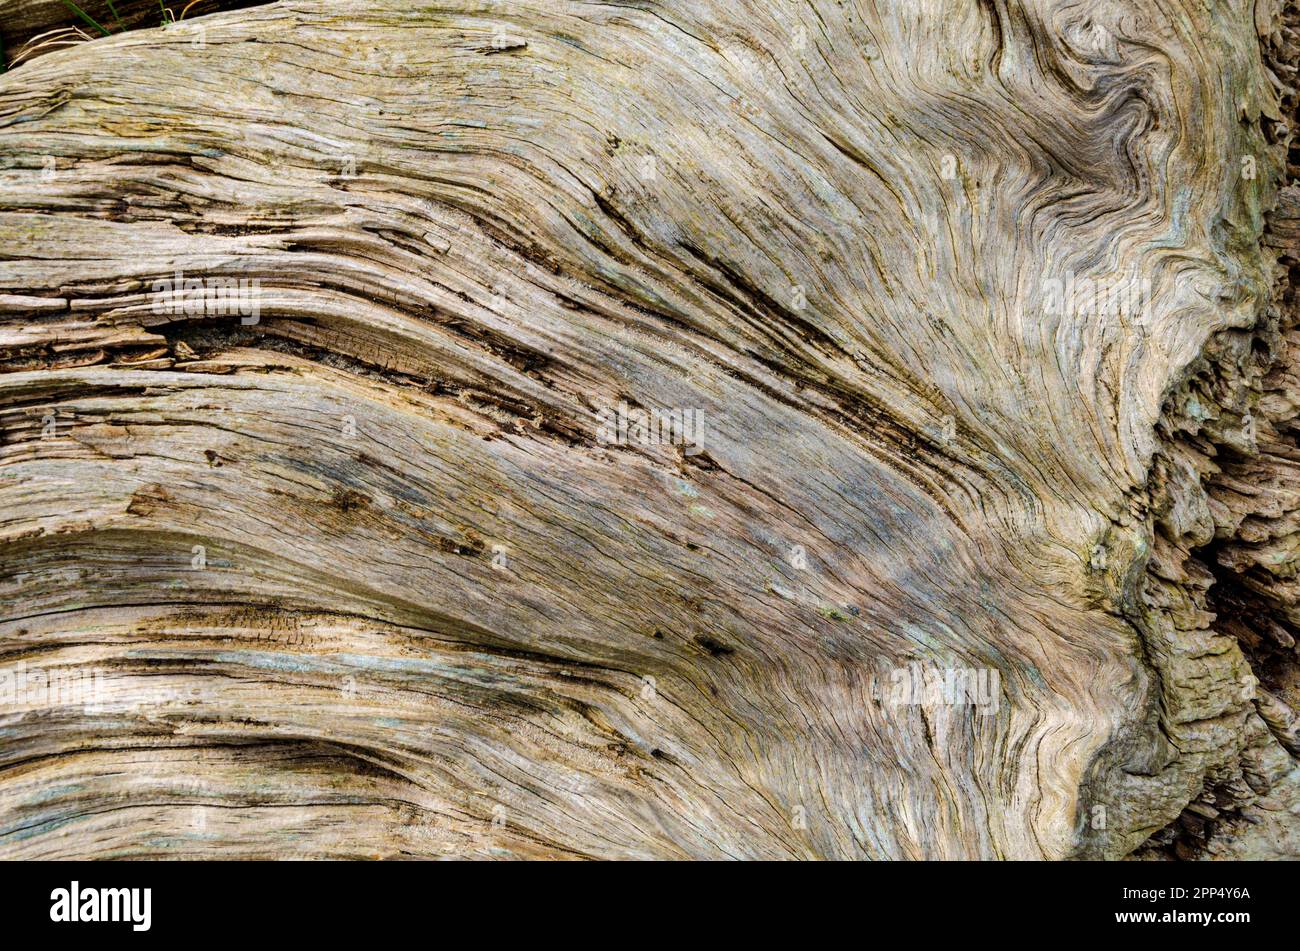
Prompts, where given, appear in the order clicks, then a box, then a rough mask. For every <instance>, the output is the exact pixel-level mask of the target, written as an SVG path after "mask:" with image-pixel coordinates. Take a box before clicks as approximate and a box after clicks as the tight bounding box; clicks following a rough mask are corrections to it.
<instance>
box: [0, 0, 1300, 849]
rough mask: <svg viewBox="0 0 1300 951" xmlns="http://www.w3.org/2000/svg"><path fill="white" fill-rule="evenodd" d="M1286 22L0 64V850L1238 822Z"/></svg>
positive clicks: (805, 6) (1266, 575)
mask: <svg viewBox="0 0 1300 951" xmlns="http://www.w3.org/2000/svg"><path fill="white" fill-rule="evenodd" d="M1296 22H1297V20H1296V16H1295V11H1294V10H1293V9H1291V8H1290V7H1288V8H1286V9H1283V8H1282V7H1281V6H1280V5H1278V4H1273V3H1270V2H1267V0H1260V2H1257V3H1254V4H1250V3H1247V4H1220V3H1215V4H1208V3H1203V2H1200V0H1170V2H1165V3H1161V4H1149V3H1141V2H1137V0H1090V2H1069V0H854V2H830V0H815V2H796V0H779V2H777V0H771V2H758V0H752V2H751V0H728V2H725V3H723V2H714V0H664V2H660V0H655V2H649V0H647V2H635V3H634V2H576V0H575V2H569V0H525V2H510V3H491V2H488V3H482V2H472V3H471V2H441V0H440V2H436V3H432V4H424V5H419V6H418V7H417V6H413V5H411V4H409V3H406V2H402V0H330V2H325V0H281V2H278V3H272V4H269V5H266V6H259V7H254V8H251V9H245V10H240V11H235V12H229V13H221V14H216V15H213V16H204V17H200V18H199V19H198V20H196V21H195V22H194V23H193V24H188V23H180V24H176V25H174V26H172V27H169V28H167V29H161V30H160V29H151V30H141V31H132V32H128V33H123V34H121V35H115V36H113V37H109V38H104V39H100V40H96V41H95V42H93V43H89V44H84V45H81V46H78V47H76V48H75V49H68V50H62V51H58V52H53V53H50V54H48V55H44V56H41V57H39V58H37V59H34V60H32V61H31V62H29V63H26V64H24V65H22V66H21V67H20V68H18V69H14V70H12V71H11V72H9V73H7V74H4V75H3V76H0V162H2V163H3V168H0V347H3V358H4V359H3V369H4V371H5V372H3V373H0V586H2V589H3V592H4V616H3V620H2V622H0V652H3V658H0V660H2V661H3V670H4V671H5V672H6V677H7V680H6V683H7V684H9V685H10V694H9V697H8V699H9V701H10V702H8V703H7V704H5V705H3V706H0V737H3V742H2V743H0V855H3V856H5V857H74V856H75V857H124V856H132V857H284V856H295V857H396V856H407V855H409V856H444V855H452V856H460V857H546V858H568V857H604V858H615V857H622V858H968V857H978V858H1068V857H1119V856H1123V855H1126V854H1128V853H1130V852H1132V851H1133V850H1134V849H1135V848H1137V847H1138V846H1140V845H1142V843H1144V842H1145V841H1146V840H1147V839H1148V838H1150V837H1151V836H1152V835H1153V833H1156V832H1157V831H1158V830H1161V829H1163V828H1165V827H1166V826H1168V825H1169V824H1170V823H1171V822H1174V823H1175V825H1177V823H1178V822H1182V824H1183V826H1187V825H1188V824H1189V823H1190V824H1192V825H1194V824H1195V820H1193V819H1188V818H1187V816H1188V813H1187V812H1186V811H1185V810H1186V809H1187V807H1188V806H1189V804H1192V805H1197V804H1198V803H1199V804H1200V806H1201V807H1202V812H1205V811H1206V810H1208V811H1209V812H1213V813H1215V815H1216V816H1218V815H1219V814H1220V813H1223V814H1224V817H1225V821H1226V823H1227V824H1226V826H1225V828H1226V827H1232V828H1234V829H1235V828H1236V825H1237V824H1239V825H1240V826H1241V827H1242V830H1245V829H1247V827H1248V826H1249V825H1250V824H1249V823H1247V822H1244V821H1241V822H1239V823H1238V821H1237V820H1238V819H1239V818H1240V816H1241V814H1242V810H1247V811H1249V810H1250V809H1251V808H1253V807H1254V806H1255V804H1256V803H1257V802H1258V801H1263V800H1266V799H1268V797H1269V796H1270V795H1272V796H1275V797H1276V796H1279V795H1281V794H1282V792H1284V791H1285V790H1287V789H1293V788H1300V785H1297V783H1298V782H1300V781H1298V780H1297V779H1296V774H1295V771H1294V767H1295V757H1296V755H1297V745H1296V733H1295V728H1296V726H1295V724H1296V720H1295V716H1296V715H1295V712H1294V711H1295V709H1296V708H1297V707H1300V680H1297V679H1296V654H1295V640H1294V635H1295V632H1296V631H1297V628H1300V607H1297V605H1298V604H1300V585H1297V581H1296V565H1297V558H1298V557H1300V542H1298V541H1297V539H1300V520H1298V519H1297V512H1298V511H1300V503H1298V502H1297V493H1296V488H1297V485H1300V475H1297V471H1296V467H1297V465H1298V464H1300V463H1298V460H1300V455H1298V454H1297V449H1296V426H1295V419H1296V417H1297V415H1298V414H1300V395H1298V394H1300V389H1297V372H1298V371H1297V368H1296V367H1297V365H1296V362H1295V360H1296V359H1297V358H1296V357H1295V353H1296V352H1297V351H1296V348H1295V347H1294V346H1292V344H1295V343H1296V334H1297V331H1296V330H1295V327H1294V325H1295V320H1294V316H1295V310H1294V306H1293V302H1292V300H1291V291H1290V289H1289V285H1288V283H1287V274H1288V267H1292V266H1294V262H1295V258H1296V240H1295V239H1296V235H1297V233H1300V231H1297V229H1300V201H1297V198H1296V194H1297V192H1296V188H1295V187H1294V186H1289V185H1288V183H1289V182H1290V181H1291V178H1292V171H1293V169H1291V168H1290V167H1289V166H1288V163H1287V146H1288V142H1289V139H1290V129H1289V126H1288V123H1289V122H1290V116H1291V115H1292V113H1293V112H1294V93H1293V91H1292V89H1291V88H1290V87H1291V84H1292V83H1293V82H1294V78H1295V77H1294V72H1295V68H1294V67H1295V56H1294V54H1295V51H1296V50H1297V49H1300V44H1297V42H1296V40H1297V35H1296V32H1295V24H1296ZM1270 214H1271V216H1272V223H1271V224H1269V223H1268V221H1269V218H1270ZM651 410H656V411H663V412H664V413H669V412H672V413H675V414H676V415H675V416H673V417H672V419H673V422H674V423H676V424H677V428H675V429H672V428H659V427H654V428H653V432H648V430H649V429H650V428H651V427H648V426H646V425H642V424H644V423H646V422H648V420H647V419H646V416H645V414H648V413H649V412H650V411H651ZM1211 549H1212V550H1211ZM1216 598H1221V599H1223V600H1220V601H1215V599H1216ZM1233 598H1236V599H1237V602H1236V603H1238V604H1239V607H1238V608H1237V609H1230V608H1229V606H1228V605H1229V602H1230V600H1231V599H1233ZM1233 624H1239V625H1242V626H1243V628H1242V629H1241V630H1237V629H1234V627H1233ZM1264 644H1267V645H1269V646H1268V647H1267V649H1265V648H1264V647H1262V646H1260V645H1264ZM936 673H937V674H938V675H939V676H940V677H941V678H942V677H947V678H948V679H947V683H948V684H949V685H950V686H951V685H952V684H953V683H954V682H955V683H956V684H958V687H959V689H957V690H956V691H955V693H954V692H953V691H951V690H950V691H948V692H947V693H946V694H945V693H944V692H943V691H942V690H941V691H938V692H936V691H933V690H922V691H919V692H918V691H916V690H910V689H907V685H909V684H910V685H912V686H915V685H916V683H917V682H918V681H919V682H923V683H927V684H931V685H933V684H932V681H933V679H934V678H932V677H931V675H932V674H936ZM65 682H71V683H72V684H73V685H74V686H76V687H77V688H78V689H77V690H73V691H71V694H70V695H69V696H66V697H65V696H63V695H62V692H60V691H56V690H55V689H53V687H54V685H55V684H64V683H65ZM42 684H43V686H42ZM963 688H971V689H969V690H964V689H963ZM1288 730H1289V731H1290V732H1289V733H1288ZM1288 737H1289V740H1288ZM1288 744H1290V745H1288ZM1269 802H1272V800H1269ZM1216 804H1217V805H1216ZM1273 812H1274V813H1276V815H1275V816H1274V818H1275V819H1276V822H1277V823H1278V824H1280V827H1282V828H1283V829H1291V830H1294V829H1295V828H1296V823H1300V818H1297V816H1296V814H1295V812H1294V811H1292V812H1288V811H1287V808H1286V807H1285V806H1283V807H1281V808H1274V809H1273ZM1180 816H1182V818H1181V819H1180ZM1207 821H1209V820H1207ZM1171 828H1172V827H1171ZM1242 830H1238V831H1239V832H1240V834H1242V835H1250V834H1251V833H1249V831H1242ZM1163 835H1164V838H1163V839H1159V840H1158V842H1157V844H1160V843H1163V844H1168V845H1170V847H1171V848H1174V847H1176V848H1178V849H1179V850H1181V851H1183V852H1187V851H1188V850H1189V849H1192V846H1190V845H1189V844H1188V842H1187V841H1185V839H1182V838H1179V839H1178V840H1177V842H1176V843H1175V838H1176V836H1175V834H1174V833H1173V832H1172V831H1166V833H1163ZM1202 838H1204V836H1202ZM1171 843H1172V844H1171ZM1193 851H1194V850H1193Z"/></svg>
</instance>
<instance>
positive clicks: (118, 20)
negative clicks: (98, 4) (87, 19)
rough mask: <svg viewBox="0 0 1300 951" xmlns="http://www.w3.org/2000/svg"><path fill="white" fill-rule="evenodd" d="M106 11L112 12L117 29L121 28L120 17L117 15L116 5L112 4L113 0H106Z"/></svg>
mask: <svg viewBox="0 0 1300 951" xmlns="http://www.w3.org/2000/svg"><path fill="white" fill-rule="evenodd" d="M108 12H109V13H111V14H113V19H114V20H116V21H117V26H118V29H123V27H122V18H121V17H120V16H118V15H117V7H115V6H113V0H108Z"/></svg>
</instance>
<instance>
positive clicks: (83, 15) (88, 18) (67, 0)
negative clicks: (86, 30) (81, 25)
mask: <svg viewBox="0 0 1300 951" xmlns="http://www.w3.org/2000/svg"><path fill="white" fill-rule="evenodd" d="M63 5H64V6H65V7H67V8H68V9H70V10H71V11H72V12H73V13H75V14H76V15H77V16H79V17H81V18H82V19H83V20H85V21H86V22H87V23H89V24H90V25H91V26H93V27H94V28H95V29H97V30H98V31H99V32H100V33H103V34H104V35H105V36H108V35H109V32H108V30H106V29H104V28H103V27H102V26H100V25H99V23H98V22H96V20H95V18H94V17H92V16H91V15H90V14H89V13H87V12H86V11H85V10H83V9H81V7H79V6H77V5H76V4H75V3H73V2H72V0H63Z"/></svg>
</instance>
